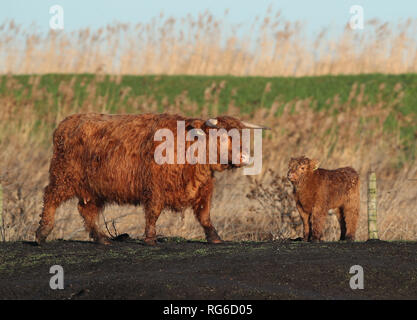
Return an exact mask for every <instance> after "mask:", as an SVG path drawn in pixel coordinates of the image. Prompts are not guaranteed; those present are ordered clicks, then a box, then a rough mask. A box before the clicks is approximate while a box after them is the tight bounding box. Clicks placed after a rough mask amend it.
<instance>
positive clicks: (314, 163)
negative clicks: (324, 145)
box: [311, 159, 320, 171]
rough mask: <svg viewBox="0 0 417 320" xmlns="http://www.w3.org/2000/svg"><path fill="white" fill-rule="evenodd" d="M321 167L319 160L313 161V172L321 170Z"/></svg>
mask: <svg viewBox="0 0 417 320" xmlns="http://www.w3.org/2000/svg"><path fill="white" fill-rule="evenodd" d="M319 165H320V161H319V160H317V159H313V160H311V167H312V168H313V171H314V170H317V169H318V168H319Z"/></svg>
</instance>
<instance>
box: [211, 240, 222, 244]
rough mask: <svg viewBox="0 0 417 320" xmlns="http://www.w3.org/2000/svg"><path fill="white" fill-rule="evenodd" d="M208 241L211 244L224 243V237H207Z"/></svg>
mask: <svg viewBox="0 0 417 320" xmlns="http://www.w3.org/2000/svg"><path fill="white" fill-rule="evenodd" d="M207 242H208V243H210V244H220V243H223V240H222V239H207Z"/></svg>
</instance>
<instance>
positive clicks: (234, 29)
mask: <svg viewBox="0 0 417 320" xmlns="http://www.w3.org/2000/svg"><path fill="white" fill-rule="evenodd" d="M416 26H417V24H416V20H412V19H409V20H407V21H406V22H403V23H398V24H388V23H383V22H379V21H367V22H366V23H365V28H364V29H363V30H361V31H353V30H351V29H350V28H349V27H348V26H346V28H345V29H344V30H336V32H339V31H340V34H339V35H337V33H335V30H331V29H326V30H323V31H322V32H321V33H320V34H318V35H316V36H315V38H313V39H311V38H310V37H309V36H307V35H306V28H305V26H303V25H302V24H301V23H299V22H294V23H292V22H287V21H285V20H284V19H283V18H282V17H281V15H280V13H276V14H275V13H274V12H271V11H268V12H267V13H266V15H265V17H264V18H263V19H255V20H254V21H253V23H252V24H251V25H230V24H229V23H228V17H227V14H226V15H225V16H224V17H223V18H220V19H217V18H215V17H213V16H212V15H211V14H210V13H209V12H204V13H203V14H200V15H198V17H193V16H191V15H188V16H187V17H185V18H182V19H177V20H176V19H174V18H171V17H164V16H163V15H161V16H160V17H158V18H155V19H153V20H152V22H151V23H149V24H141V23H138V24H137V25H128V24H117V25H108V26H106V27H104V28H100V29H95V30H92V29H83V30H80V31H77V32H71V33H69V32H65V31H62V32H55V31H51V32H49V33H48V34H43V33H40V32H37V31H36V28H33V27H32V26H31V27H29V28H27V29H24V28H23V27H22V26H19V25H16V24H15V23H14V22H13V21H8V22H5V23H3V24H2V25H1V26H0V57H1V59H0V73H8V72H10V73H13V74H44V73H61V72H64V73H86V72H88V73H95V72H99V71H100V72H104V73H107V74H192V75H197V74H200V75H224V74H231V75H252V76H255V75H261V76H305V75H323V74H359V73H376V72H380V73H391V74H398V73H408V72H417V50H416V49H417V41H416V36H415V35H416V34H417V32H416ZM330 33H331V35H329V34H330Z"/></svg>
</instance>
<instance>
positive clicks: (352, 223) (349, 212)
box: [343, 201, 359, 241]
mask: <svg viewBox="0 0 417 320" xmlns="http://www.w3.org/2000/svg"><path fill="white" fill-rule="evenodd" d="M343 216H344V220H345V223H346V237H345V239H346V240H347V241H355V233H356V226H357V224H358V218H359V201H358V203H349V204H347V205H345V207H344V208H343Z"/></svg>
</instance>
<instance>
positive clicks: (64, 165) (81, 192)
mask: <svg viewBox="0 0 417 320" xmlns="http://www.w3.org/2000/svg"><path fill="white" fill-rule="evenodd" d="M178 121H179V122H181V123H184V128H185V133H188V132H190V131H191V130H194V129H198V130H199V132H204V133H205V134H208V133H209V129H213V128H216V129H219V128H224V129H226V130H227V131H229V130H231V129H237V130H239V131H240V132H241V131H242V129H244V128H262V127H259V126H256V125H251V124H248V123H244V122H241V121H239V120H238V119H235V118H232V117H227V116H224V117H217V118H214V119H209V120H201V119H193V118H185V117H182V116H178V115H168V114H159V115H158V114H142V115H103V114H76V115H72V116H69V117H67V118H66V119H64V120H63V121H62V122H61V123H60V124H59V126H58V128H57V129H56V130H55V132H54V136H53V157H52V160H51V164H50V169H49V174H50V176H49V184H48V186H47V187H46V188H45V192H44V207H43V211H42V214H41V220H40V222H39V224H40V226H39V228H38V230H37V231H36V241H37V242H38V243H42V242H44V241H45V240H46V238H47V236H48V235H49V233H50V232H51V231H52V229H53V226H54V216H55V211H56V209H57V208H58V207H59V206H60V205H61V204H62V203H63V202H65V201H67V200H69V199H71V198H77V199H78V210H79V212H80V214H81V216H82V217H83V219H84V223H85V227H86V229H87V231H88V232H89V233H90V236H91V237H92V238H93V239H94V240H95V241H97V242H99V243H108V239H107V237H106V236H105V234H104V233H102V232H101V231H100V230H99V227H98V225H97V222H98V217H99V213H100V212H101V211H102V210H103V209H104V206H105V205H106V204H107V203H117V204H133V205H139V204H141V205H143V206H144V209H145V220H146V227H145V236H146V238H145V241H146V242H147V243H148V244H151V245H153V244H155V243H156V231H155V224H156V221H157V220H158V217H159V215H160V213H161V211H162V210H163V209H165V208H168V209H171V210H174V211H181V210H184V209H185V208H187V207H191V208H192V209H193V210H194V214H195V216H196V218H197V220H198V221H199V222H200V224H201V226H202V227H203V229H204V231H205V234H206V238H207V240H208V241H209V242H211V243H219V242H221V239H220V237H219V236H218V234H217V232H216V229H215V228H214V226H213V225H212V223H211V220H210V201H211V198H212V194H213V186H214V172H215V171H223V170H225V169H230V168H234V167H240V166H242V165H244V164H246V163H245V160H247V158H248V155H247V154H244V153H243V152H241V151H240V147H241V145H237V146H236V144H235V143H233V144H232V139H231V138H230V137H228V135H227V134H226V137H227V139H229V140H226V141H228V147H227V148H228V149H226V152H228V156H229V158H228V159H229V162H227V163H212V162H206V163H203V164H200V163H196V164H191V163H183V162H181V163H180V162H179V163H175V164H169V163H164V164H158V163H156V162H155V158H154V155H155V149H156V148H157V147H158V146H159V145H160V144H161V143H165V142H166V141H165V142H163V141H155V133H156V132H157V131H158V130H159V129H169V130H170V131H171V132H172V133H173V137H174V138H175V140H174V141H175V144H178V142H177V141H179V140H177V135H179V134H178V133H177V124H178ZM222 138H223V136H222V137H220V139H218V140H217V141H218V144H219V147H218V148H217V150H218V152H220V150H221V149H222V148H220V140H221V139H222ZM216 139H217V138H216ZM207 140H208V139H207ZM192 143H193V142H191V141H186V142H185V147H186V148H187V147H189V146H190V144H192ZM207 143H208V141H207ZM236 148H237V149H239V150H238V152H237V153H236V152H235V151H236ZM236 154H238V156H240V157H241V160H242V161H241V162H240V163H239V161H238V163H237V164H236V162H235V161H233V162H232V155H236ZM175 159H177V152H176V153H175Z"/></svg>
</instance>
